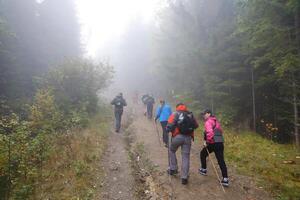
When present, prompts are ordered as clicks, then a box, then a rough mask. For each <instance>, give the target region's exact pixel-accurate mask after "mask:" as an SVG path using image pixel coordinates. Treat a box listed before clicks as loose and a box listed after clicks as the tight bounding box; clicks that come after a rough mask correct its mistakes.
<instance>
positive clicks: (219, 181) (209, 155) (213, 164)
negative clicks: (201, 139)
mask: <svg viewBox="0 0 300 200" xmlns="http://www.w3.org/2000/svg"><path fill="white" fill-rule="evenodd" d="M204 148H205V149H206V152H207V154H208V159H209V160H210V162H211V164H212V166H213V168H214V171H215V174H216V175H217V177H218V181H219V183H220V185H221V187H222V190H223V192H224V193H225V189H224V186H223V185H222V183H221V179H220V176H219V174H218V172H217V169H216V166H215V164H214V162H213V161H212V159H211V157H210V155H209V151H208V149H207V147H204Z"/></svg>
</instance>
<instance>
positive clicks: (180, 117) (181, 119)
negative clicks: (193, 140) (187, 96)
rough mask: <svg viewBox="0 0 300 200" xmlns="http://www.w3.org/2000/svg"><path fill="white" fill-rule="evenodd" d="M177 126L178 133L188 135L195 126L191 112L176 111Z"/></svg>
mask: <svg viewBox="0 0 300 200" xmlns="http://www.w3.org/2000/svg"><path fill="white" fill-rule="evenodd" d="M177 127H178V129H179V131H180V134H183V135H190V134H191V133H192V132H193V131H194V130H195V128H196V127H195V119H194V116H193V113H192V112H177Z"/></svg>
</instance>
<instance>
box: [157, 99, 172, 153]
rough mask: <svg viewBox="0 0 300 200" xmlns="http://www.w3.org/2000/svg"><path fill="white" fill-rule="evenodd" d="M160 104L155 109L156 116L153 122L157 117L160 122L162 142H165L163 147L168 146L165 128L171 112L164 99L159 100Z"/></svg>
mask: <svg viewBox="0 0 300 200" xmlns="http://www.w3.org/2000/svg"><path fill="white" fill-rule="evenodd" d="M159 103H160V106H158V107H157V109H156V116H155V123H156V121H157V120H158V119H159V122H160V124H161V128H162V132H163V142H164V144H165V147H168V143H169V136H168V132H167V130H166V127H167V124H168V119H169V117H170V115H171V114H172V109H171V107H170V106H169V105H168V104H167V103H166V102H165V100H160V101H159Z"/></svg>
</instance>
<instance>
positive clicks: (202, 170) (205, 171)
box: [199, 168, 207, 176]
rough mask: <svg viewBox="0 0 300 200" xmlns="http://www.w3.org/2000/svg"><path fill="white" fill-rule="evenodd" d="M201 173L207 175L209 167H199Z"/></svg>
mask: <svg viewBox="0 0 300 200" xmlns="http://www.w3.org/2000/svg"><path fill="white" fill-rule="evenodd" d="M199 174H201V175H203V176H206V175H207V169H203V168H200V169H199Z"/></svg>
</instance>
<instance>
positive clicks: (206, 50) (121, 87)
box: [0, 0, 300, 140]
mask: <svg viewBox="0 0 300 200" xmlns="http://www.w3.org/2000/svg"><path fill="white" fill-rule="evenodd" d="M287 2H288V3H284V2H281V1H280V2H278V1H276V0H270V1H244V0H164V1H162V0H126V1H123V0H64V1H61V0H22V1H20V0H2V1H0V59H1V77H0V78H1V79H0V83H1V84H0V87H1V96H0V98H1V100H5V101H6V102H10V103H11V104H12V105H13V107H16V109H17V110H18V111H20V112H21V111H24V109H23V108H22V109H21V108H19V106H17V105H19V103H20V102H22V103H24V102H29V103H30V102H31V101H32V98H33V97H34V95H35V93H36V92H37V91H38V89H41V88H42V85H43V84H44V82H43V81H44V76H46V75H47V73H48V76H49V72H50V74H51V73H53V70H54V71H55V70H56V69H57V66H60V65H61V63H64V61H66V60H68V59H72V58H81V59H82V58H84V59H86V60H89V61H92V62H93V63H98V64H99V63H100V64H99V65H97V67H99V68H102V74H101V73H100V74H101V76H100V77H101V79H103V80H98V82H97V84H100V83H101V84H103V85H101V86H99V85H98V86H99V87H98V86H97V87H95V88H101V90H99V93H103V91H104V89H105V88H106V90H105V91H106V93H110V95H111V96H113V95H115V94H117V93H118V92H123V93H124V96H125V97H126V96H127V97H128V98H130V96H131V94H132V93H134V92H135V91H138V92H139V94H143V93H153V94H154V96H155V97H156V99H158V98H168V99H170V100H171V101H183V102H188V103H189V104H191V105H192V106H193V107H195V108H197V109H202V108H205V107H210V108H211V109H212V110H214V111H216V112H218V111H219V112H220V113H222V114H224V116H226V118H227V119H228V121H229V122H228V123H230V122H231V123H232V122H238V123H239V124H242V126H247V127H251V128H253V129H254V130H256V128H258V129H260V130H261V132H263V130H264V127H263V125H261V124H260V121H259V119H262V120H263V121H265V119H268V120H269V121H272V122H273V123H274V124H277V126H280V127H281V129H282V132H283V133H282V136H280V137H281V139H283V140H285V138H291V137H293V134H294V132H297V131H296V130H298V128H297V125H296V124H298V123H297V120H298V110H299V106H298V105H299V99H300V98H299V85H300V84H299V82H300V81H299V77H300V76H299V63H300V61H299V51H300V50H299V49H300V47H299V41H300V39H299V38H300V36H299V33H300V31H299V26H300V25H299V21H300V20H299V13H300V12H299V8H300V6H299V5H298V4H299V3H298V1H295V0H289V1H287ZM77 60H78V59H77ZM71 63H73V64H74V63H76V62H74V61H72V62H71ZM79 63H80V64H82V63H88V65H90V64H91V63H90V62H83V61H80V62H79ZM68 64H70V63H67V64H66V65H68ZM110 66H113V71H114V73H113V76H112V74H111V73H110V72H111V68H110ZM81 67H83V68H84V65H83V66H81ZM74 68H76V67H74ZM68 70H69V69H68ZM63 73H64V72H62V74H63ZM76 73H77V72H76ZM76 73H75V72H72V73H71V74H76ZM78 73H79V72H78ZM104 75H106V77H105V76H104ZM111 77H113V78H112V79H111ZM59 78H62V79H63V78H65V76H64V74H63V75H61V76H59ZM99 79H100V78H99ZM84 80H85V79H84ZM101 81H103V82H101ZM42 83H43V84H42ZM109 83H111V84H109ZM107 86H108V87H107ZM72 101H76V99H75V100H74V99H72ZM24 104H25V103H24Z"/></svg>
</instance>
